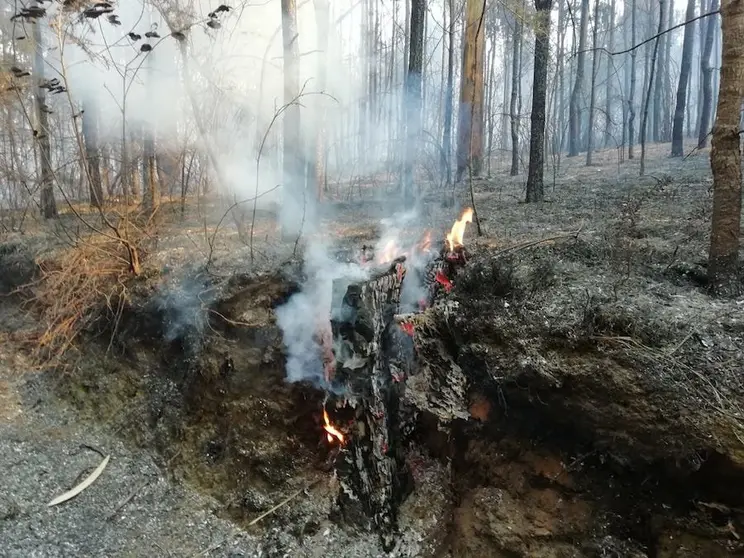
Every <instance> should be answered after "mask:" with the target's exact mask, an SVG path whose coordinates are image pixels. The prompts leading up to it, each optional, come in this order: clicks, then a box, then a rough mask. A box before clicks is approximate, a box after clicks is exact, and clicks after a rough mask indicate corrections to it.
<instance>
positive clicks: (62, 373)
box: [0, 145, 744, 558]
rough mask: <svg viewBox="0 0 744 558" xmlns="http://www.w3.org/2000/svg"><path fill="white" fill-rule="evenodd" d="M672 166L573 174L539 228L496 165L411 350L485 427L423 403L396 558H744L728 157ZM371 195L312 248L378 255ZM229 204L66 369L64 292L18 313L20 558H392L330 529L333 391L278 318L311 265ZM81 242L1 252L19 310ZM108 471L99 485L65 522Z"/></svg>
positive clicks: (517, 181) (339, 206) (269, 224)
mask: <svg viewBox="0 0 744 558" xmlns="http://www.w3.org/2000/svg"><path fill="white" fill-rule="evenodd" d="M668 148H669V146H668V145H660V146H651V147H650V149H649V157H650V160H649V161H648V165H647V168H648V171H647V175H646V176H645V177H639V176H638V161H637V160H635V161H624V162H622V163H620V164H619V163H618V161H617V153H616V152H615V151H604V152H599V153H597V154H596V156H595V166H592V167H586V166H584V164H583V163H584V157H583V156H580V157H579V158H576V159H564V160H563V161H562V163H561V169H560V172H557V173H556V175H555V181H553V176H552V175H551V174H550V173H548V174H547V176H546V201H545V203H542V204H539V205H526V204H523V203H522V200H523V198H524V176H518V177H513V178H512V177H509V176H507V173H505V172H503V170H502V169H501V168H500V167H499V165H498V164H494V170H493V175H492V176H491V177H488V178H480V179H477V180H474V181H473V190H474V196H473V197H474V201H475V207H476V210H477V213H478V216H479V219H480V225H481V232H482V235H481V236H478V235H477V234H476V226H475V224H473V225H470V226H469V228H468V230H467V232H466V236H465V244H466V246H467V248H468V250H469V252H470V254H471V261H470V263H469V264H468V266H467V267H466V268H465V269H464V270H463V271H462V273H461V276H458V277H456V278H455V279H454V285H455V287H454V289H453V291H452V293H450V294H448V295H446V296H445V297H444V298H445V300H443V301H442V304H440V305H439V306H437V307H435V308H433V309H432V310H431V311H430V312H428V313H427V314H426V317H424V318H422V320H421V322H422V323H421V325H418V326H417V330H416V335H418V336H420V339H421V340H422V341H421V342H422V346H423V348H424V349H431V350H432V351H433V353H436V355H437V356H435V357H432V358H431V359H430V360H428V361H427V358H428V357H429V355H428V354H427V353H426V352H425V351H424V352H423V353H422V358H423V360H424V361H427V362H430V363H431V365H430V368H431V369H432V370H433V369H434V368H435V367H436V365H437V364H436V363H439V362H446V365H447V366H454V367H455V368H457V369H458V370H460V371H461V372H462V374H463V376H464V377H465V378H466V384H467V387H466V389H465V393H464V395H463V401H462V405H463V410H464V415H462V413H461V414H460V416H465V417H466V418H459V419H455V420H453V421H451V422H449V423H448V424H446V425H438V424H437V421H436V418H435V417H436V412H433V411H431V412H429V410H427V409H426V408H425V407H426V403H423V404H422V407H421V410H422V412H421V417H420V422H419V429H418V433H417V435H416V439H415V443H414V444H413V445H412V446H411V448H410V451H409V453H408V458H407V459H408V465H409V467H410V469H411V472H412V474H413V478H414V482H415V489H414V492H413V493H412V494H411V496H409V498H408V499H407V500H406V502H405V503H404V504H403V507H402V509H401V512H400V528H401V533H402V534H401V537H400V544H399V546H398V548H397V549H396V550H395V551H394V552H393V554H392V555H395V556H431V557H433V556H440V557H443V558H444V557H452V558H455V557H460V556H489V557H490V556H493V557H504V558H513V557H534V558H538V557H539V558H542V557H548V558H550V557H555V558H559V557H572V556H577V557H578V556H596V557H610V556H616V557H618V558H619V557H626V556H628V557H631V556H637V557H648V558H672V557H680V558H692V557H693V556H711V557H715V556H744V550H742V545H741V542H740V533H744V515H742V514H743V513H744V511H743V508H744V496H742V489H744V385H742V380H741V371H742V362H744V321H743V318H742V312H744V300H742V299H739V300H725V301H724V300H715V299H713V298H711V297H710V296H709V295H708V294H707V293H706V290H705V260H706V257H707V248H708V239H709V230H708V228H709V222H710V214H711V207H712V191H711V188H712V179H711V176H710V169H709V162H708V151H707V150H703V151H700V152H695V153H692V154H691V155H690V156H689V157H686V158H685V159H670V158H667V157H666V153H667V152H668ZM495 163H499V161H496V162H495ZM368 186H369V187H367V188H365V186H364V185H359V184H357V185H355V186H354V188H352V189H350V190H348V191H346V190H341V191H337V190H333V189H332V192H331V194H332V195H334V196H335V197H336V199H335V200H333V201H331V203H329V204H328V205H327V209H326V213H325V216H324V220H323V227H321V229H320V230H319V231H316V232H315V233H314V235H315V237H316V238H317V237H319V236H322V237H324V238H327V239H328V240H329V241H335V242H336V243H337V244H338V245H339V249H344V250H351V249H356V248H359V246H360V245H362V244H365V243H370V242H374V240H375V239H376V238H377V235H378V230H379V229H378V227H379V221H380V219H381V218H383V217H389V216H390V215H391V213H392V211H394V208H395V204H393V203H391V202H389V201H387V196H385V195H379V191H380V188H379V187H378V188H377V189H374V188H373V185H368ZM457 194H458V195H457V204H456V207H451V206H450V207H447V204H442V203H441V202H440V199H441V195H440V192H438V191H436V190H432V191H430V192H428V193H427V199H429V200H430V201H427V202H426V203H425V204H424V205H423V207H422V209H421V217H420V219H419V222H418V227H417V228H420V229H427V228H428V229H431V230H433V231H434V234H435V235H444V234H445V232H446V231H447V230H448V229H449V226H450V225H451V224H452V222H453V220H454V219H455V218H456V217H457V215H458V210H459V208H462V207H467V206H470V205H471V202H470V194H469V192H468V191H467V184H464V185H460V187H459V189H458V193H457ZM224 207H225V206H224V204H220V203H218V202H217V201H212V202H209V203H207V202H204V201H202V202H200V204H198V205H188V206H187V207H186V211H185V213H184V214H181V212H180V208H179V207H178V205H177V204H175V203H174V204H165V205H164V207H163V208H162V209H161V212H160V215H159V216H158V219H159V220H160V224H159V234H158V237H157V240H156V241H155V240H152V241H150V242H149V243H146V244H144V245H143V246H145V249H144V250H143V253H146V259H144V261H143V263H144V273H143V274H142V276H141V277H140V278H137V279H135V280H130V281H128V282H127V283H126V290H125V291H124V294H123V295H122V291H121V290H119V291H115V292H116V293H117V296H118V295H122V296H121V299H120V300H121V301H122V302H121V304H120V305H119V304H118V303H117V304H112V303H111V299H110V298H109V300H108V304H101V301H100V300H99V304H101V306H102V308H103V310H101V311H100V312H99V313H98V314H97V315H96V319H91V320H90V321H88V322H86V324H85V330H84V331H81V333H80V335H79V336H78V337H77V338H76V339H75V342H74V343H73V345H72V346H71V348H70V349H69V350H68V351H67V352H66V353H65V354H64V357H63V358H61V359H59V360H57V361H55V362H54V366H48V365H47V366H40V365H39V360H38V359H36V358H34V357H35V356H36V354H35V353H34V351H33V350H32V348H33V347H32V346H33V344H34V343H35V342H36V341H37V340H38V328H39V325H38V324H39V320H41V319H43V318H44V317H45V316H46V317H48V316H49V315H50V314H49V313H48V312H46V313H44V311H43V310H39V308H38V306H39V305H40V304H42V303H43V304H46V305H47V306H50V303H49V300H50V297H49V294H48V293H46V295H45V296H41V295H40V294H39V293H38V292H37V290H34V288H32V289H31V290H30V291H29V292H30V293H31V295H33V296H30V295H29V294H28V293H27V292H26V291H25V290H24V289H21V292H20V293H19V294H12V295H6V296H3V297H2V298H0V343H1V347H2V348H1V349H0V465H1V466H2V470H3V471H5V479H6V481H5V482H4V483H3V484H2V486H3V490H2V493H1V494H0V556H9V557H10V556H13V557H16V556H17V557H27V556H39V557H52V556H55V557H56V556H60V557H62V556H64V557H66V556H132V557H134V556H149V555H155V556H236V557H237V556H256V557H258V556H267V557H268V556H272V557H273V556H328V555H331V554H333V555H335V556H339V557H350V558H351V557H354V556H359V557H367V556H369V557H372V556H383V555H385V554H384V553H383V552H382V551H381V549H380V547H379V543H378V540H377V537H376V536H374V535H372V534H365V533H357V532H355V531H353V530H351V529H349V528H347V527H344V526H343V525H341V523H340V522H339V521H338V518H337V517H336V516H335V515H334V509H333V505H332V504H333V502H332V498H333V495H334V494H335V493H336V491H337V486H336V484H335V481H334V479H333V477H332V474H331V472H330V469H331V467H330V460H331V458H332V457H333V455H332V453H333V450H332V449H330V450H329V448H328V445H327V444H326V443H324V436H323V431H322V418H321V416H320V409H321V408H322V400H323V394H322V393H320V392H318V391H317V390H315V389H314V388H312V387H311V386H307V385H302V384H288V383H287V382H286V381H285V372H284V369H283V355H282V344H281V335H280V332H279V331H278V329H277V327H276V325H275V323H274V318H273V309H274V308H275V307H276V306H277V305H278V304H280V303H281V302H282V301H284V300H286V298H287V297H288V296H290V295H291V293H292V292H294V291H295V290H296V288H297V285H296V284H294V282H293V281H292V280H291V278H292V277H293V276H296V275H295V274H296V273H297V269H298V265H299V261H300V259H301V253H302V249H303V247H304V242H303V241H302V240H301V241H300V242H297V243H295V242H294V241H292V240H289V241H282V239H281V238H280V237H279V234H278V231H277V229H276V226H275V224H274V223H275V220H274V216H273V214H272V210H271V207H270V206H269V207H264V208H262V209H261V210H260V211H259V212H258V219H257V222H256V235H255V237H254V238H255V240H254V246H253V256H252V257H251V248H250V246H249V245H248V243H247V242H245V241H244V239H245V220H244V219H245V215H243V216H238V218H237V219H238V220H237V222H238V225H237V226H236V221H235V220H232V219H231V218H228V219H222V222H221V223H220V224H219V226H218V222H220V220H221V218H222V215H223V213H224V211H225V209H224ZM65 219H67V221H65ZM241 219H243V221H242V224H241ZM62 222H63V223H67V225H66V227H65V226H63V227H62V228H63V229H64V231H63V232H60V226H59V225H58V226H56V227H51V228H46V227H45V226H43V225H38V226H34V227H30V230H32V231H33V232H27V233H25V234H19V233H16V234H12V235H8V237H7V238H5V239H4V243H3V244H2V246H0V258H2V262H0V263H2V265H3V269H4V270H5V271H3V275H2V277H0V287H2V289H0V291H2V290H4V291H5V292H6V293H7V292H9V291H12V290H13V289H14V288H16V287H19V286H21V285H22V284H23V283H24V282H26V281H23V280H21V279H19V278H25V279H26V280H28V281H39V279H38V277H37V274H36V272H35V264H34V261H37V262H38V261H44V262H46V261H50V260H52V259H54V258H60V257H62V255H64V254H66V250H69V248H68V247H66V246H65V242H64V238H66V237H69V231H70V230H71V229H72V228H74V227H75V225H74V219H73V216H69V215H66V216H63V219H62ZM241 227H242V228H241ZM79 229H80V227H77V228H76V229H75V230H76V232H77V234H82V233H80V232H79ZM342 251H343V250H342ZM207 261H209V264H210V265H209V268H208V269H207V270H205V269H204V265H205V263H206V262H207ZM7 270H13V271H12V273H16V274H17V275H18V277H16V278H14V277H13V276H12V273H11V272H10V271H7ZM42 275H43V277H45V278H47V279H49V277H50V276H51V275H50V273H49V272H48V271H47V272H46V274H45V275H44V274H42ZM95 287H96V288H101V285H100V284H99V283H95ZM89 288H90V287H89ZM112 292H114V291H112ZM104 295H105V291H103V295H102V296H103V300H104V301H105V296H104ZM52 298H53V297H52ZM99 298H100V297H99ZM85 308H88V307H85ZM112 308H113V310H112ZM89 309H90V310H91V311H94V309H92V307H91V308H89ZM428 339H431V343H429V344H427V340H428ZM433 353H432V354H433ZM438 426H442V428H438ZM90 448H94V449H90ZM96 450H97V451H98V452H100V453H101V454H105V455H111V460H110V462H109V465H108V467H107V469H106V470H105V471H104V472H103V474H102V475H101V477H100V478H99V479H98V480H97V481H96V482H95V483H93V485H92V486H90V487H89V488H88V489H86V490H85V491H84V492H83V493H82V494H80V495H79V496H77V497H76V498H75V499H73V500H71V501H69V502H66V503H64V504H61V505H59V506H55V507H52V508H47V507H46V503H47V502H48V501H49V500H51V499H52V498H53V497H54V496H57V495H58V494H60V493H62V492H64V491H65V490H68V489H69V488H71V487H72V486H74V485H75V484H77V483H78V482H79V481H80V480H81V479H82V478H84V477H85V475H86V474H87V472H89V471H91V470H92V469H93V468H94V467H95V466H96V465H97V464H98V463H99V462H100V460H101V458H102V457H101V455H99V454H98V453H97V452H96ZM287 498H290V499H289V501H287V502H286V504H284V505H283V506H281V507H279V508H278V509H277V510H276V511H274V512H273V513H271V514H270V515H268V516H266V517H265V518H263V519H261V520H260V521H258V522H256V523H255V524H254V519H256V518H257V517H259V516H260V515H262V514H263V513H264V512H265V511H267V510H269V509H271V508H272V507H273V506H275V505H276V504H279V503H280V502H283V501H285V499H287Z"/></svg>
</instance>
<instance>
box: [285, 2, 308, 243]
mask: <svg viewBox="0 0 744 558" xmlns="http://www.w3.org/2000/svg"><path fill="white" fill-rule="evenodd" d="M281 8H282V44H283V48H284V53H283V59H284V105H285V107H284V114H283V122H282V124H283V135H284V148H283V168H282V171H283V178H282V182H283V187H284V199H285V207H286V206H289V208H290V213H291V214H292V215H291V216H285V222H284V225H283V227H282V231H283V236H285V237H288V236H289V235H292V234H296V233H298V232H300V231H299V230H297V229H296V228H295V227H294V226H291V225H290V222H293V223H294V224H296V218H297V217H298V214H297V213H295V211H296V212H302V215H303V216H304V212H305V210H306V206H305V199H304V196H303V195H302V194H303V193H302V188H303V186H304V184H303V182H304V180H302V175H303V173H304V166H303V164H302V157H301V156H300V153H301V149H302V145H301V143H300V106H299V104H298V103H297V96H298V95H299V93H300V84H299V82H300V60H299V59H300V47H299V35H298V33H297V2H296V0H281Z"/></svg>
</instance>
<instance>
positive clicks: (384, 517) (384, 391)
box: [332, 265, 412, 550]
mask: <svg viewBox="0 0 744 558" xmlns="http://www.w3.org/2000/svg"><path fill="white" fill-rule="evenodd" d="M402 278H403V275H402V274H401V272H400V271H399V268H398V267H397V265H394V266H392V267H391V268H390V270H389V271H387V272H385V273H382V274H380V275H378V276H376V277H374V278H373V279H371V280H370V281H368V282H366V283H363V284H361V285H359V284H353V285H350V286H349V287H348V288H347V289H346V294H345V295H344V298H343V303H342V307H341V310H340V312H337V313H336V316H337V317H339V319H337V320H334V321H332V328H333V333H334V336H335V337H336V339H338V340H339V341H340V343H337V345H339V346H342V347H345V350H338V351H336V355H337V358H336V366H335V370H336V375H335V377H334V381H335V382H337V383H340V384H341V385H343V386H344V388H345V391H344V395H343V398H344V399H345V401H346V402H349V403H352V406H353V407H354V408H355V416H354V428H353V432H352V434H351V435H350V437H349V440H348V442H347V443H346V444H345V445H344V447H343V448H342V449H341V452H340V453H339V455H338V457H337V459H336V472H337V475H338V478H339V482H340V484H341V488H342V490H341V491H340V493H339V499H338V504H339V508H340V510H341V513H342V515H343V517H344V518H345V519H346V520H347V521H349V522H351V523H353V524H355V525H357V526H359V527H363V528H366V529H374V530H376V531H377V532H378V533H379V535H380V538H381V540H382V544H383V547H384V548H385V549H386V550H391V549H392V548H393V546H394V543H395V538H396V534H397V530H398V525H397V520H398V508H399V506H400V504H401V503H402V501H403V500H404V499H405V497H406V495H407V493H408V491H409V488H410V475H409V472H408V469H407V467H406V464H405V459H404V455H403V437H402V433H401V421H400V404H401V396H402V393H403V386H404V380H405V377H406V375H407V374H408V373H409V371H410V370H409V367H410V364H411V359H410V356H411V354H412V353H411V352H410V351H412V346H411V342H410V339H405V337H404V336H405V334H404V333H403V332H401V331H400V329H399V327H398V325H397V323H396V322H395V319H394V318H395V315H396V313H397V312H398V308H399V304H400V290H401V285H402ZM406 343H407V346H406Z"/></svg>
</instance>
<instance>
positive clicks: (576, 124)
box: [568, 0, 589, 157]
mask: <svg viewBox="0 0 744 558" xmlns="http://www.w3.org/2000/svg"><path fill="white" fill-rule="evenodd" d="M588 26H589V0H581V23H580V24H579V50H578V52H577V54H576V80H575V81H574V85H573V89H572V90H571V101H570V103H569V106H568V156H569V157H575V156H577V155H578V154H579V146H580V145H581V92H582V89H583V87H584V66H585V65H586V34H587V29H588Z"/></svg>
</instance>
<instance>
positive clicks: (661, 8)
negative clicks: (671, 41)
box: [641, 0, 666, 176]
mask: <svg viewBox="0 0 744 558" xmlns="http://www.w3.org/2000/svg"><path fill="white" fill-rule="evenodd" d="M665 5H666V0H659V29H658V30H657V32H656V34H657V35H659V34H660V33H661V30H662V28H663V26H664V13H665V12H664V7H665ZM659 39H660V37H658V36H657V37H656V40H654V52H653V54H652V56H651V66H650V68H649V74H648V91H647V93H646V102H645V104H644V107H643V118H642V119H641V176H643V174H644V173H645V171H646V124H647V122H648V109H649V105H650V104H651V93H652V92H653V87H654V74H655V73H656V56H657V54H658V53H659Z"/></svg>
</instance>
